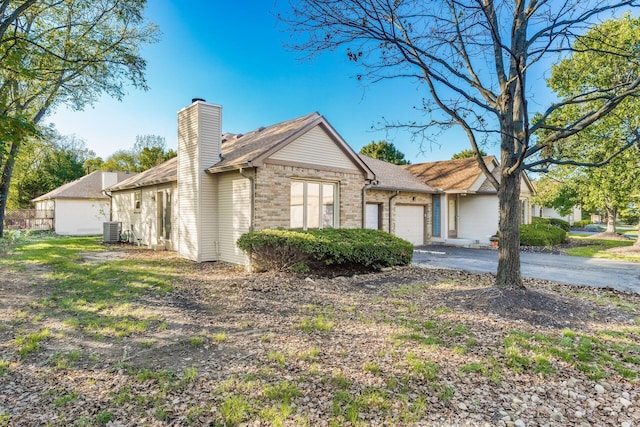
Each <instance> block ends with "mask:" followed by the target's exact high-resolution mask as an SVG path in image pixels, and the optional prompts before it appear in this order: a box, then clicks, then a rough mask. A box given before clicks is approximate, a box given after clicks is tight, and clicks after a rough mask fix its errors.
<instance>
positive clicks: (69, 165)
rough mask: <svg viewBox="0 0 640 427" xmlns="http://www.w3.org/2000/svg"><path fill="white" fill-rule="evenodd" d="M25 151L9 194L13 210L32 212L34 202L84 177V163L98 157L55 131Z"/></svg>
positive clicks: (27, 144)
mask: <svg viewBox="0 0 640 427" xmlns="http://www.w3.org/2000/svg"><path fill="white" fill-rule="evenodd" d="M21 148H22V149H21V150H20V154H19V156H18V161H17V162H16V167H15V169H14V173H13V179H12V180H11V187H10V191H9V195H10V197H9V201H8V204H7V205H8V206H7V207H8V208H10V209H11V208H13V209H26V208H30V207H32V206H33V204H32V202H31V200H32V199H34V198H36V197H38V196H41V195H43V194H45V193H48V192H49V191H51V190H53V189H55V188H58V187H59V186H61V185H63V184H66V183H67V182H71V181H74V180H76V179H78V178H80V177H82V176H84V175H85V169H84V162H85V161H87V160H88V159H90V158H94V157H95V153H93V152H92V151H91V150H89V149H87V147H86V144H85V142H84V141H83V140H81V139H77V138H75V137H73V136H62V135H59V134H58V133H57V132H56V131H55V130H53V129H50V130H47V132H44V135H42V136H41V137H40V138H30V139H29V140H27V141H25V142H24V143H23V144H22V147H21Z"/></svg>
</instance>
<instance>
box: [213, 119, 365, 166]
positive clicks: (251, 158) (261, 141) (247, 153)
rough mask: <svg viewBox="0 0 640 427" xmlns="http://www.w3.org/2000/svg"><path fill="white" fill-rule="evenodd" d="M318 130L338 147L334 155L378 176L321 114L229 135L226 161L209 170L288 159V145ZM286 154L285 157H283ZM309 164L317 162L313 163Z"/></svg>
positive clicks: (224, 149)
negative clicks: (271, 159)
mask: <svg viewBox="0 0 640 427" xmlns="http://www.w3.org/2000/svg"><path fill="white" fill-rule="evenodd" d="M316 128H319V129H321V130H322V131H323V132H324V133H325V134H326V136H327V137H328V138H329V139H330V140H331V141H332V142H333V143H334V144H335V147H336V148H337V150H336V151H335V152H334V153H333V154H334V155H340V156H341V157H342V156H344V157H343V159H346V161H348V162H351V164H352V165H353V166H354V167H355V168H357V169H359V170H361V171H362V172H364V173H365V174H366V175H367V178H368V179H373V175H374V174H373V172H372V171H371V170H370V169H369V167H368V166H367V165H366V164H365V163H364V162H363V161H362V160H361V159H360V158H359V157H358V155H357V154H356V153H355V152H354V151H353V149H351V147H349V145H348V144H347V143H346V142H345V141H344V140H343V139H342V137H341V136H340V135H339V134H338V133H337V132H336V131H335V130H334V129H333V127H332V126H331V125H330V124H329V123H328V122H327V120H326V119H325V118H324V117H323V116H321V115H320V114H318V113H311V114H307V115H306V116H302V117H299V118H296V119H293V120H288V121H286V122H282V123H277V124H275V125H272V126H269V127H266V128H258V129H256V130H254V131H252V132H249V133H246V134H239V135H232V134H226V135H225V136H224V138H223V140H222V159H221V160H220V162H218V163H216V164H215V165H213V166H212V167H211V168H209V169H208V171H209V172H211V173H216V172H220V171H224V170H228V169H234V168H237V167H242V166H245V165H246V166H250V167H251V166H258V167H259V166H262V165H263V164H264V162H265V161H267V160H268V159H269V158H272V156H274V155H275V157H273V158H274V159H280V158H281V157H282V158H287V155H286V154H287V148H288V146H289V145H290V144H294V145H295V144H296V142H300V141H301V138H302V137H303V136H304V135H305V134H308V133H309V132H311V131H312V130H314V129H316ZM290 149H292V148H290ZM283 153H284V155H283V156H279V154H280V155H282V154H283ZM325 157H328V156H325ZM309 164H313V163H312V162H309ZM334 164H335V162H334V163H330V164H329V166H331V165H334Z"/></svg>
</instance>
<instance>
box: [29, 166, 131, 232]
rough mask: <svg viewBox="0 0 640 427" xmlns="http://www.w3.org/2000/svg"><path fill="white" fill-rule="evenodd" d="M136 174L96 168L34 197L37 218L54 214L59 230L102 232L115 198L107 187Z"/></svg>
mask: <svg viewBox="0 0 640 427" xmlns="http://www.w3.org/2000/svg"><path fill="white" fill-rule="evenodd" d="M132 175H135V174H131V173H129V172H107V171H95V172H92V173H90V174H89V175H85V176H83V177H82V178H79V179H77V180H75V181H72V182H68V183H66V184H64V185H61V186H60V187H58V188H56V189H55V190H52V191H50V192H48V193H47V194H43V195H42V196H40V197H36V198H35V199H33V203H34V205H35V209H36V218H37V219H44V218H52V219H53V229H54V231H55V232H56V234H60V235H69V236H89V235H93V234H101V233H102V231H103V223H104V222H105V221H109V218H110V209H111V201H110V199H109V197H108V196H107V195H106V194H105V193H104V189H106V188H107V187H111V186H113V185H115V184H117V183H118V182H120V181H123V180H125V179H127V178H130V177H131V176H132Z"/></svg>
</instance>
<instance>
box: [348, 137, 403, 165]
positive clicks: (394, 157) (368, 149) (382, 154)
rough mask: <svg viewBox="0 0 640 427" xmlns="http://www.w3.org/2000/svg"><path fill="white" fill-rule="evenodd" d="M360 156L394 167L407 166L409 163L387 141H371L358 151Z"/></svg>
mask: <svg viewBox="0 0 640 427" xmlns="http://www.w3.org/2000/svg"><path fill="white" fill-rule="evenodd" d="M360 154H364V155H365V156H369V157H373V158H374V159H378V160H382V161H385V162H388V163H393V164H394V165H408V164H410V163H411V162H410V161H408V160H406V159H405V158H404V154H403V153H402V152H401V151H399V150H398V149H397V148H396V146H395V145H393V143H391V142H387V141H378V142H374V141H371V142H370V143H369V144H367V145H365V146H364V147H362V148H361V149H360Z"/></svg>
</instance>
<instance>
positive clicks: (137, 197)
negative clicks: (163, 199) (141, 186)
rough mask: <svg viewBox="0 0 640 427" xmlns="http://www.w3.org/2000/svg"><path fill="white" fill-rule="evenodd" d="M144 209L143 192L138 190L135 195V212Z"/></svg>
mask: <svg viewBox="0 0 640 427" xmlns="http://www.w3.org/2000/svg"><path fill="white" fill-rule="evenodd" d="M141 207H142V190H138V191H136V192H135V193H133V211H134V212H140V208H141Z"/></svg>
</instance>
